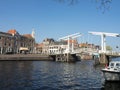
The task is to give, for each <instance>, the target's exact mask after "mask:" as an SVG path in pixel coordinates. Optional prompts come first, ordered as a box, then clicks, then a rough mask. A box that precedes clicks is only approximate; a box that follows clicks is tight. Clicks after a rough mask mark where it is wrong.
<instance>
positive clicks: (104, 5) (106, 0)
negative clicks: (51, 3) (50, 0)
mask: <svg viewBox="0 0 120 90" xmlns="http://www.w3.org/2000/svg"><path fill="white" fill-rule="evenodd" d="M55 1H58V2H64V3H68V4H69V5H73V4H76V3H78V2H80V1H81V0H55ZM92 1H95V2H96V4H98V6H97V8H98V9H100V10H102V12H103V13H104V12H105V11H106V10H109V8H110V4H111V2H112V0H92Z"/></svg>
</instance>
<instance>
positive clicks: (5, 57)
mask: <svg viewBox="0 0 120 90" xmlns="http://www.w3.org/2000/svg"><path fill="white" fill-rule="evenodd" d="M6 60H11V61H22V60H26V61H29V60H31V61H35V60H37V61H39V60H40V61H44V60H47V61H51V60H52V58H50V57H49V56H48V55H40V54H4V55H3V54H2V55H0V61H6Z"/></svg>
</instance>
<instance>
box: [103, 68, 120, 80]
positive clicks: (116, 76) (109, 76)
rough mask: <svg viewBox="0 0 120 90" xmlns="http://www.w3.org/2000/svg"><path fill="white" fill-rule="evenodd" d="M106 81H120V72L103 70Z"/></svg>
mask: <svg viewBox="0 0 120 90" xmlns="http://www.w3.org/2000/svg"><path fill="white" fill-rule="evenodd" d="M102 72H103V75H104V78H105V80H106V81H120V72H113V71H106V70H102Z"/></svg>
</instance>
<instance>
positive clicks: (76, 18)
mask: <svg viewBox="0 0 120 90" xmlns="http://www.w3.org/2000/svg"><path fill="white" fill-rule="evenodd" d="M98 6H99V4H98V3H95V1H94V0H79V3H77V4H75V5H69V4H68V3H59V2H56V1H55V0H0V31H4V32H6V31H8V30H9V29H16V30H17V31H18V32H19V33H20V34H26V33H31V32H32V29H33V28H34V29H35V32H36V41H37V42H42V40H43V39H45V38H54V39H55V40H57V39H58V38H60V37H63V36H66V35H69V34H73V33H77V32H80V33H82V34H83V37H80V38H79V39H78V40H79V42H86V41H89V42H91V43H95V44H100V37H99V36H91V35H89V34H88V31H100V32H102V31H104V32H112V33H120V18H119V17H120V10H119V9H120V7H119V6H120V0H112V3H111V4H110V9H109V10H106V11H105V13H104V14H103V13H102V10H100V9H97V7H98ZM111 40H112V41H111ZM119 41H120V39H118V38H113V37H107V43H108V44H109V45H113V46H115V45H118V44H120V43H119ZM113 42H114V44H113Z"/></svg>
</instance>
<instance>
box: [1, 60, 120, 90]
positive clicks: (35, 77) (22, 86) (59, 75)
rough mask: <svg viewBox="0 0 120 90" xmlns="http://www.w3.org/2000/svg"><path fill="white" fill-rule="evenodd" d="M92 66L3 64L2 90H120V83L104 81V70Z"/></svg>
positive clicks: (90, 64) (51, 63)
mask: <svg viewBox="0 0 120 90" xmlns="http://www.w3.org/2000/svg"><path fill="white" fill-rule="evenodd" d="M93 63H94V61H93V60H87V61H86V60H85V61H79V62H76V63H60V62H54V61H5V62H3V61H1V62H0V90H119V88H120V86H119V83H115V84H114V83H105V82H104V79H103V76H102V72H101V69H102V68H103V67H102V66H97V67H95V66H94V65H93Z"/></svg>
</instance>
